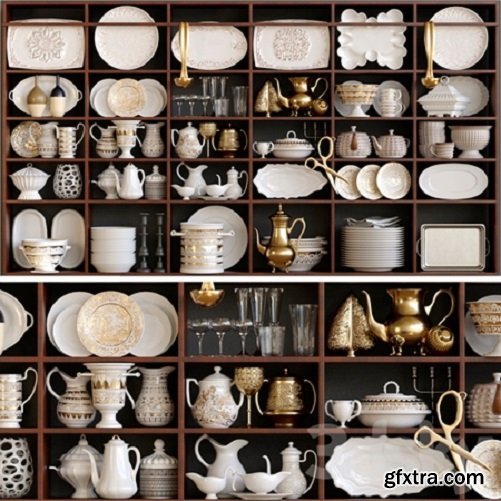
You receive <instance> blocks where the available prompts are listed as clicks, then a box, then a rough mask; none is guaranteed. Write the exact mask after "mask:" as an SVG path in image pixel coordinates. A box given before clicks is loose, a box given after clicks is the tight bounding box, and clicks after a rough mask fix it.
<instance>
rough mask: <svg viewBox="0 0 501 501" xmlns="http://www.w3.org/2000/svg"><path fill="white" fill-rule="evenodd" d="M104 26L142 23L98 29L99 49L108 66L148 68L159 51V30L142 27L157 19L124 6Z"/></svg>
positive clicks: (110, 14) (108, 14)
mask: <svg viewBox="0 0 501 501" xmlns="http://www.w3.org/2000/svg"><path fill="white" fill-rule="evenodd" d="M99 22H100V23H138V24H139V26H132V25H130V26H98V27H97V28H96V33H95V36H94V41H95V44H96V49H97V52H98V54H99V56H100V57H101V59H103V60H104V61H105V62H106V63H108V64H109V65H110V66H111V67H112V68H117V69H119V70H135V69H137V68H141V67H142V66H144V65H145V64H146V63H147V62H148V61H149V60H150V59H151V58H152V57H153V56H154V55H155V53H156V51H157V48H158V28H157V27H156V26H141V25H140V24H141V23H154V22H155V20H154V19H153V18H152V17H151V16H150V15H149V14H148V13H147V12H146V11H145V10H143V9H139V8H138V7H132V6H130V5H128V6H122V7H115V8H114V9H111V10H109V11H108V12H106V14H105V15H104V16H103V17H102V18H101V19H100V20H99Z"/></svg>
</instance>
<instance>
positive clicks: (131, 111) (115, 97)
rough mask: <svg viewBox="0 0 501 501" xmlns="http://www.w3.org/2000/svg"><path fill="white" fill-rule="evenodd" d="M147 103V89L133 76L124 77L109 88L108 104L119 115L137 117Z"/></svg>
mask: <svg viewBox="0 0 501 501" xmlns="http://www.w3.org/2000/svg"><path fill="white" fill-rule="evenodd" d="M145 104H146V91H145V90H144V87H143V86H142V85H141V84H140V83H139V82H138V81H137V80H134V79H133V78H122V79H121V80H118V81H117V82H116V83H114V84H113V85H112V86H111V87H110V89H109V90H108V106H109V108H110V110H111V111H112V112H113V113H114V114H115V115H117V116H119V117H135V116H137V115H138V114H139V112H140V111H141V110H142V109H143V108H144V105H145Z"/></svg>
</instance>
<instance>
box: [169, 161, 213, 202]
mask: <svg viewBox="0 0 501 501" xmlns="http://www.w3.org/2000/svg"><path fill="white" fill-rule="evenodd" d="M181 166H184V167H186V170H187V171H188V177H183V176H182V175H181V173H180V172H179V169H180V168H181ZM208 167H209V166H208V165H199V166H198V167H190V166H189V165H186V164H185V163H184V162H181V163H180V164H179V165H178V166H177V167H176V174H177V177H178V178H179V179H181V181H184V186H186V187H187V188H195V196H197V197H201V196H203V195H205V194H206V193H207V183H206V182H205V179H204V176H203V172H204V171H205V170H206V169H207V168H208Z"/></svg>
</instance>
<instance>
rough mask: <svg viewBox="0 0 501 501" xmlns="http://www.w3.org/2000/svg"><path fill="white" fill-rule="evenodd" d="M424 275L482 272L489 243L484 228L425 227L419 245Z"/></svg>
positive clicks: (480, 225) (424, 225)
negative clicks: (438, 272)
mask: <svg viewBox="0 0 501 501" xmlns="http://www.w3.org/2000/svg"><path fill="white" fill-rule="evenodd" d="M417 246H418V255H420V256H421V269H422V270H423V271H445V272H452V271H453V272H461V271H483V270H484V269H485V256H486V239H485V226H484V225H483V224H422V225H421V238H420V240H419V241H418V245H417Z"/></svg>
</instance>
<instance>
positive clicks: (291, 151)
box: [272, 145, 313, 159]
mask: <svg viewBox="0 0 501 501" xmlns="http://www.w3.org/2000/svg"><path fill="white" fill-rule="evenodd" d="M312 150H313V147H311V146H309V147H306V146H300V147H292V148H285V147H280V146H276V145H275V149H274V150H273V152H272V153H273V156H274V157H275V158H288V159H302V158H306V157H307V156H309V155H311V152H312Z"/></svg>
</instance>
